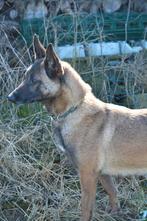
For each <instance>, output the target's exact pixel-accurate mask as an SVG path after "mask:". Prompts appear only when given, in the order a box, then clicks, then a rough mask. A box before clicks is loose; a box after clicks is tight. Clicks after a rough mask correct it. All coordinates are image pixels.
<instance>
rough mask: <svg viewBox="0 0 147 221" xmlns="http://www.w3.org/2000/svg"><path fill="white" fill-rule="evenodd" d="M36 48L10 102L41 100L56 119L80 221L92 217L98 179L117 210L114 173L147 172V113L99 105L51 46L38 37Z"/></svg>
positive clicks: (35, 39)
mask: <svg viewBox="0 0 147 221" xmlns="http://www.w3.org/2000/svg"><path fill="white" fill-rule="evenodd" d="M34 49H35V62H34V63H33V64H32V65H31V66H30V67H29V68H28V69H27V71H26V74H25V79H24V81H23V82H22V83H21V84H20V85H19V86H18V87H17V88H16V89H15V90H14V91H13V92H12V93H10V94H9V96H8V99H9V100H10V101H12V102H14V103H30V102H36V101H38V102H42V104H43V105H45V106H46V108H47V110H48V111H49V113H53V114H55V115H57V116H58V118H57V120H56V121H55V122H54V124H53V128H54V132H53V133H54V137H55V139H56V144H57V145H58V146H59V147H60V148H61V149H62V150H63V151H65V152H66V153H67V154H68V155H69V156H70V158H71V160H72V161H73V163H74V165H75V167H76V168H77V170H78V172H79V176H80V184H81V192H82V199H81V210H82V214H81V221H90V220H91V219H92V209H93V206H94V202H95V195H96V181H97V178H98V179H99V180H100V182H101V183H102V185H103V187H104V189H105V190H106V192H107V193H108V194H109V198H110V205H111V209H112V211H116V210H117V209H118V205H117V197H116V190H115V188H114V186H113V183H112V180H111V175H129V174H138V175H140V174H145V173H147V109H140V110H131V109H128V108H125V107H122V106H117V105H114V104H109V103H104V102H102V101H100V100H99V99H97V98H96V97H95V96H94V95H93V93H92V91H91V87H90V86H89V85H88V84H86V83H85V82H84V81H83V80H82V78H81V77H80V75H79V74H78V73H77V72H76V71H75V70H74V69H73V68H72V67H71V66H70V65H69V64H68V63H67V62H64V61H61V60H60V59H59V57H58V56H57V54H56V53H55V51H54V49H53V47H52V44H49V45H48V47H47V49H45V48H44V47H43V45H42V44H41V43H40V41H39V39H38V37H37V36H34Z"/></svg>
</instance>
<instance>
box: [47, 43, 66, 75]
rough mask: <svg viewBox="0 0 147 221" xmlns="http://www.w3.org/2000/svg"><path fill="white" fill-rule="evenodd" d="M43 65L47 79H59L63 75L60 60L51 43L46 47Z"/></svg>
mask: <svg viewBox="0 0 147 221" xmlns="http://www.w3.org/2000/svg"><path fill="white" fill-rule="evenodd" d="M44 64H45V70H46V73H47V75H48V77H50V78H56V77H61V76H62V75H63V68H62V64H61V60H60V59H59V57H58V56H57V54H56V52H55V51H54V49H53V46H52V44H51V43H50V44H49V45H48V47H47V49H46V55H45V60H44Z"/></svg>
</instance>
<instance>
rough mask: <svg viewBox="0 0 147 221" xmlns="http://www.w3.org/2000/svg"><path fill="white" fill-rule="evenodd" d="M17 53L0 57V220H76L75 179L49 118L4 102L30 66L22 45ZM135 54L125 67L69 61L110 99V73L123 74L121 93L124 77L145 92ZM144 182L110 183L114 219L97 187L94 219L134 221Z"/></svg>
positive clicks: (77, 196)
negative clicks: (116, 206) (117, 208)
mask: <svg viewBox="0 0 147 221" xmlns="http://www.w3.org/2000/svg"><path fill="white" fill-rule="evenodd" d="M21 48H22V47H21ZM12 49H13V50H12ZM22 51H23V53H21V52H20V51H17V50H16V48H14V47H13V48H11V49H7V50H4V51H3V52H2V53H0V87H1V91H0V113H1V115H0V177H1V183H0V205H1V206H0V220H2V221H15V220H17V221H18V220H20V221H26V220H27V221H59V220H61V221H67V220H70V221H74V220H75V221H76V220H78V219H79V215H80V185H79V178H78V176H77V174H76V171H75V170H74V169H73V168H72V165H70V163H69V162H68V160H67V158H66V156H64V155H62V154H61V153H59V152H58V150H57V149H56V148H55V147H54V145H53V143H52V141H51V128H50V116H49V115H48V114H47V113H46V111H45V110H44V109H43V108H42V107H41V106H40V105H36V104H34V105H29V106H21V107H17V106H14V105H13V104H10V103H8V102H7V100H6V97H7V94H8V93H9V92H10V91H12V90H13V89H14V88H15V86H16V85H17V84H18V82H19V81H21V79H22V77H23V72H24V70H25V68H26V67H27V65H28V63H31V56H30V54H29V51H28V49H27V48H26V46H24V48H23V49H22ZM9 56H10V57H11V59H8V58H9ZM138 56H139V58H138V57H137V58H136V59H133V60H132V61H131V62H129V63H125V62H124V60H123V59H121V62H120V64H118V66H117V67H116V66H115V67H114V66H110V65H108V64H109V61H108V60H107V58H100V59H97V60H96V59H90V60H89V59H88V60H87V61H86V65H87V66H86V68H85V69H84V68H83V67H84V66H85V65H83V62H85V61H82V62H81V63H79V62H74V61H73V63H74V64H75V66H76V67H77V69H79V70H80V71H81V73H82V74H83V77H84V76H88V74H89V75H90V74H91V75H92V79H93V81H92V84H93V87H94V90H95V92H96V86H97V84H96V81H95V80H94V79H95V76H99V77H100V79H102V85H101V89H100V90H99V94H100V95H101V97H102V98H103V99H104V100H109V99H108V97H107V95H108V94H109V88H110V86H111V85H110V84H109V81H108V75H109V73H110V72H112V73H113V72H116V74H119V73H121V74H122V73H123V76H125V90H126V92H127V91H129V90H128V85H129V79H130V78H129V77H127V76H129V75H131V76H132V82H133V85H134V87H135V89H136V87H138V88H140V84H141V86H142V88H145V87H144V86H143V84H142V80H143V81H144V78H142V76H143V75H144V74H145V71H144V70H145V69H144V68H145V63H146V61H145V58H144V54H140V55H138ZM139 59H140V60H139ZM10 61H11V62H10ZM143 61H144V62H143ZM12 64H13V65H12ZM116 70H117V71H116ZM138 73H139V74H138ZM134 82H135V83H134ZM132 90H133V89H132ZM141 90H142V91H143V89H141ZM114 91H115V89H114V90H113V92H112V94H111V95H113V96H112V97H114ZM133 91H134V90H133ZM128 93H129V92H128ZM131 99H132V98H131ZM112 100H113V99H112ZM144 181H145V180H143V178H142V179H138V178H135V177H131V178H116V179H115V183H116V187H117V189H118V197H119V200H120V203H121V206H122V208H123V209H122V212H121V213H120V214H119V215H113V216H112V215H110V214H108V213H107V212H106V210H107V207H108V196H107V195H106V194H105V192H104V191H103V189H102V188H101V186H100V185H98V188H97V196H96V201H97V202H96V208H95V213H94V220H95V221H129V220H130V221H133V220H139V212H140V211H142V210H143V209H145V199H146V196H145V192H147V191H146V190H145V187H144V191H143V183H144Z"/></svg>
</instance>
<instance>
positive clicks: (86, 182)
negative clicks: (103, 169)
mask: <svg viewBox="0 0 147 221" xmlns="http://www.w3.org/2000/svg"><path fill="white" fill-rule="evenodd" d="M96 178H97V175H96V173H95V172H94V171H93V170H92V169H91V170H90V169H89V168H88V166H87V167H84V168H82V169H80V183H81V192H82V198H81V210H82V214H81V221H91V219H92V211H93V206H94V203H95V195H96Z"/></svg>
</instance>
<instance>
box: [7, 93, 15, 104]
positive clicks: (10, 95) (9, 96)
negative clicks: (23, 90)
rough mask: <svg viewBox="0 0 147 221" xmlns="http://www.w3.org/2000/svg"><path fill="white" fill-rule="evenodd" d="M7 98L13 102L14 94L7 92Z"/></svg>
mask: <svg viewBox="0 0 147 221" xmlns="http://www.w3.org/2000/svg"><path fill="white" fill-rule="evenodd" d="M7 98H8V100H9V101H11V102H15V95H14V94H12V93H11V94H9V95H8V97H7Z"/></svg>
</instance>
